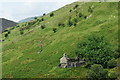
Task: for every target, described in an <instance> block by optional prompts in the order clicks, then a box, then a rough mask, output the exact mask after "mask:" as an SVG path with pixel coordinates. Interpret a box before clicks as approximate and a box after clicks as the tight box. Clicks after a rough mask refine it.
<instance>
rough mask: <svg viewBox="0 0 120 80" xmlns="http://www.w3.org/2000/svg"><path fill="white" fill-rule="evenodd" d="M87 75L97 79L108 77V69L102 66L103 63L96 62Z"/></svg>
mask: <svg viewBox="0 0 120 80" xmlns="http://www.w3.org/2000/svg"><path fill="white" fill-rule="evenodd" d="M87 77H88V78H92V79H95V80H98V79H104V78H107V77H108V71H107V70H105V69H104V68H103V67H102V65H100V64H94V65H92V66H91V68H90V70H89V71H88V75H87Z"/></svg>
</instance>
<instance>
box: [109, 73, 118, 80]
mask: <svg viewBox="0 0 120 80" xmlns="http://www.w3.org/2000/svg"><path fill="white" fill-rule="evenodd" d="M117 76H118V74H117V73H116V72H110V75H109V78H110V79H114V80H115V79H117Z"/></svg>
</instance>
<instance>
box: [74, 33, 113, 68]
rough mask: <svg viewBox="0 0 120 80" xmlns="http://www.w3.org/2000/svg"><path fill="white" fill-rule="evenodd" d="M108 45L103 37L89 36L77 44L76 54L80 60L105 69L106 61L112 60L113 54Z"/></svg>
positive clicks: (97, 35)
mask: <svg viewBox="0 0 120 80" xmlns="http://www.w3.org/2000/svg"><path fill="white" fill-rule="evenodd" d="M109 44H110V43H108V40H106V39H105V38H104V36H99V34H97V33H95V34H91V35H90V36H89V37H88V39H87V40H84V41H81V42H80V43H79V44H78V46H77V49H76V54H77V55H78V57H80V58H85V59H86V61H90V62H92V63H97V64H101V65H102V66H104V67H105V68H107V63H108V61H111V59H113V58H114V56H113V54H114V53H115V52H114V51H113V50H112V48H111V47H110V45H109ZM112 62H113V61H112ZM109 64H110V63H109ZM114 65H115V64H114Z"/></svg>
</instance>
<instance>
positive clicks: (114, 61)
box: [107, 58, 117, 68]
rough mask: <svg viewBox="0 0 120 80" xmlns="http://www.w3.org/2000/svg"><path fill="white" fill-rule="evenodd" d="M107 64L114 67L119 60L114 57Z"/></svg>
mask: <svg viewBox="0 0 120 80" xmlns="http://www.w3.org/2000/svg"><path fill="white" fill-rule="evenodd" d="M107 66H108V68H114V67H116V66H117V61H116V60H115V59H114V58H113V59H111V60H109V61H108V63H107Z"/></svg>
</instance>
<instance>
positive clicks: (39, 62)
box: [2, 2, 120, 79]
mask: <svg viewBox="0 0 120 80" xmlns="http://www.w3.org/2000/svg"><path fill="white" fill-rule="evenodd" d="M76 5H78V6H76ZM92 6H93V7H92ZM89 8H91V9H92V10H93V12H91V11H88V9H89ZM117 8H118V3H117V2H110V3H109V2H107V3H102V2H101V3H97V2H96V3H94V2H91V3H81V2H74V3H72V4H69V5H66V6H64V7H62V8H60V9H58V10H56V11H53V12H51V13H49V14H46V15H44V16H42V17H40V18H37V19H34V20H32V21H29V22H24V23H20V24H18V25H17V26H15V27H14V29H13V30H10V29H11V28H8V29H6V31H5V32H3V33H2V35H3V36H2V37H3V39H2V40H5V41H4V42H3V43H2V44H3V49H2V50H3V54H2V59H3V60H2V62H3V64H2V68H3V74H2V76H3V78H87V77H92V76H93V78H98V76H99V77H100V78H103V77H104V78H106V77H108V78H112V77H113V78H116V76H118V75H117V74H114V73H116V72H117V71H118V70H117V67H116V66H115V65H112V64H111V63H112V62H113V63H115V64H116V61H117V60H119V61H120V59H119V57H120V54H119V52H120V51H119V50H118V10H117ZM70 10H71V11H70ZM50 15H51V16H50ZM42 18H43V19H44V21H41V19H42ZM44 25H45V28H44V27H41V26H44ZM63 26H64V27H63ZM74 26H76V27H74ZM43 28H44V29H43ZM9 30H10V34H9V37H7V38H6V37H5V35H6V34H8V31H9ZM56 31H57V32H56ZM21 32H24V34H22V35H21ZM40 40H42V43H43V46H42V52H41V53H39V51H40ZM81 45H82V46H81ZM76 46H77V47H76ZM64 53H66V54H67V55H68V56H69V57H70V58H74V57H76V56H79V57H80V58H82V59H84V60H86V61H85V64H84V65H82V66H81V67H77V68H57V67H56V66H57V65H58V64H59V59H60V58H61V57H62V55H63V54H64ZM96 71H99V74H102V75H103V76H101V75H99V74H98V75H94V74H96ZM88 72H89V73H88ZM92 73H94V74H92ZM119 79H120V77H119Z"/></svg>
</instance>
